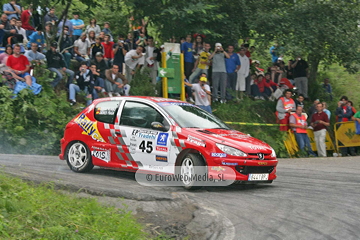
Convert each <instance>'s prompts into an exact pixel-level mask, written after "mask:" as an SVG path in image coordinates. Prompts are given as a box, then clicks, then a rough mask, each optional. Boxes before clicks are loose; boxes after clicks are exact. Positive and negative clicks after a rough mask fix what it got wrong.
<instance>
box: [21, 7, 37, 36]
mask: <svg viewBox="0 0 360 240" xmlns="http://www.w3.org/2000/svg"><path fill="white" fill-rule="evenodd" d="M21 22H22V28H23V29H25V30H33V31H35V28H34V27H33V26H31V23H30V22H31V13H30V12H29V10H25V11H23V12H22V14H21Z"/></svg>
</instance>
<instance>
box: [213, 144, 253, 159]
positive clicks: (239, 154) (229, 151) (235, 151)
mask: <svg viewBox="0 0 360 240" xmlns="http://www.w3.org/2000/svg"><path fill="white" fill-rule="evenodd" d="M216 146H217V147H218V148H219V149H220V150H221V151H223V152H224V153H226V154H229V155H232V156H237V157H246V156H247V154H246V153H244V152H243V151H240V150H239V149H236V148H233V147H229V146H226V145H222V144H220V143H217V144H216Z"/></svg>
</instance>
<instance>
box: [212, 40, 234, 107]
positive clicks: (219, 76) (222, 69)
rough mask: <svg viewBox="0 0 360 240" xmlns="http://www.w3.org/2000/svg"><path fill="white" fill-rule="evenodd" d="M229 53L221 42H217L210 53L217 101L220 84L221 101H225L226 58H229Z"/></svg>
mask: <svg viewBox="0 0 360 240" xmlns="http://www.w3.org/2000/svg"><path fill="white" fill-rule="evenodd" d="M229 57H230V56H229V54H228V53H227V52H225V51H224V49H223V47H222V45H221V43H216V44H215V50H214V52H213V53H212V54H211V55H210V57H209V59H212V83H213V101H217V97H218V90H219V85H220V97H221V100H220V102H221V103H225V102H226V99H225V95H226V85H227V84H226V80H227V75H226V65H225V58H229Z"/></svg>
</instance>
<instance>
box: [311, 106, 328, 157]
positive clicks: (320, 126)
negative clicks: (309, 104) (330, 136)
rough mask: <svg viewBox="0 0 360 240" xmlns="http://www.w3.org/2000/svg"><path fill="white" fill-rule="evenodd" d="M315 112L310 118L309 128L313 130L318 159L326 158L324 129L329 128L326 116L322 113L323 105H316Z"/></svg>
mask: <svg viewBox="0 0 360 240" xmlns="http://www.w3.org/2000/svg"><path fill="white" fill-rule="evenodd" d="M316 110H317V112H316V113H314V114H313V115H312V117H311V126H312V127H313V128H314V136H315V143H316V149H317V152H318V156H319V157H326V144H325V138H326V127H328V126H330V121H329V117H328V115H327V114H326V113H325V112H324V111H323V110H324V105H323V104H322V103H318V104H317V105H316Z"/></svg>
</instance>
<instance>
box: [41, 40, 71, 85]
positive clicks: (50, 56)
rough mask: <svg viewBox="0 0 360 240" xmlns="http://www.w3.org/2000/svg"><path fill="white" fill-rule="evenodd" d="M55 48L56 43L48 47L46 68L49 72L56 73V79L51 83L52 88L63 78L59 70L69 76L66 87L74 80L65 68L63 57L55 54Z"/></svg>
mask: <svg viewBox="0 0 360 240" xmlns="http://www.w3.org/2000/svg"><path fill="white" fill-rule="evenodd" d="M57 47H58V45H57V43H56V42H53V43H52V44H51V46H50V50H49V51H47V52H46V59H47V65H48V68H49V70H50V71H52V72H55V73H56V77H55V79H54V81H53V82H52V83H51V86H52V87H56V85H58V84H59V82H60V81H61V79H62V78H63V74H62V73H61V70H62V71H64V72H65V73H66V74H68V75H69V78H68V83H67V85H69V84H70V83H71V81H72V80H73V79H74V72H73V71H71V70H70V69H68V68H66V65H65V61H64V59H63V56H62V55H61V54H60V53H58V52H57Z"/></svg>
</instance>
